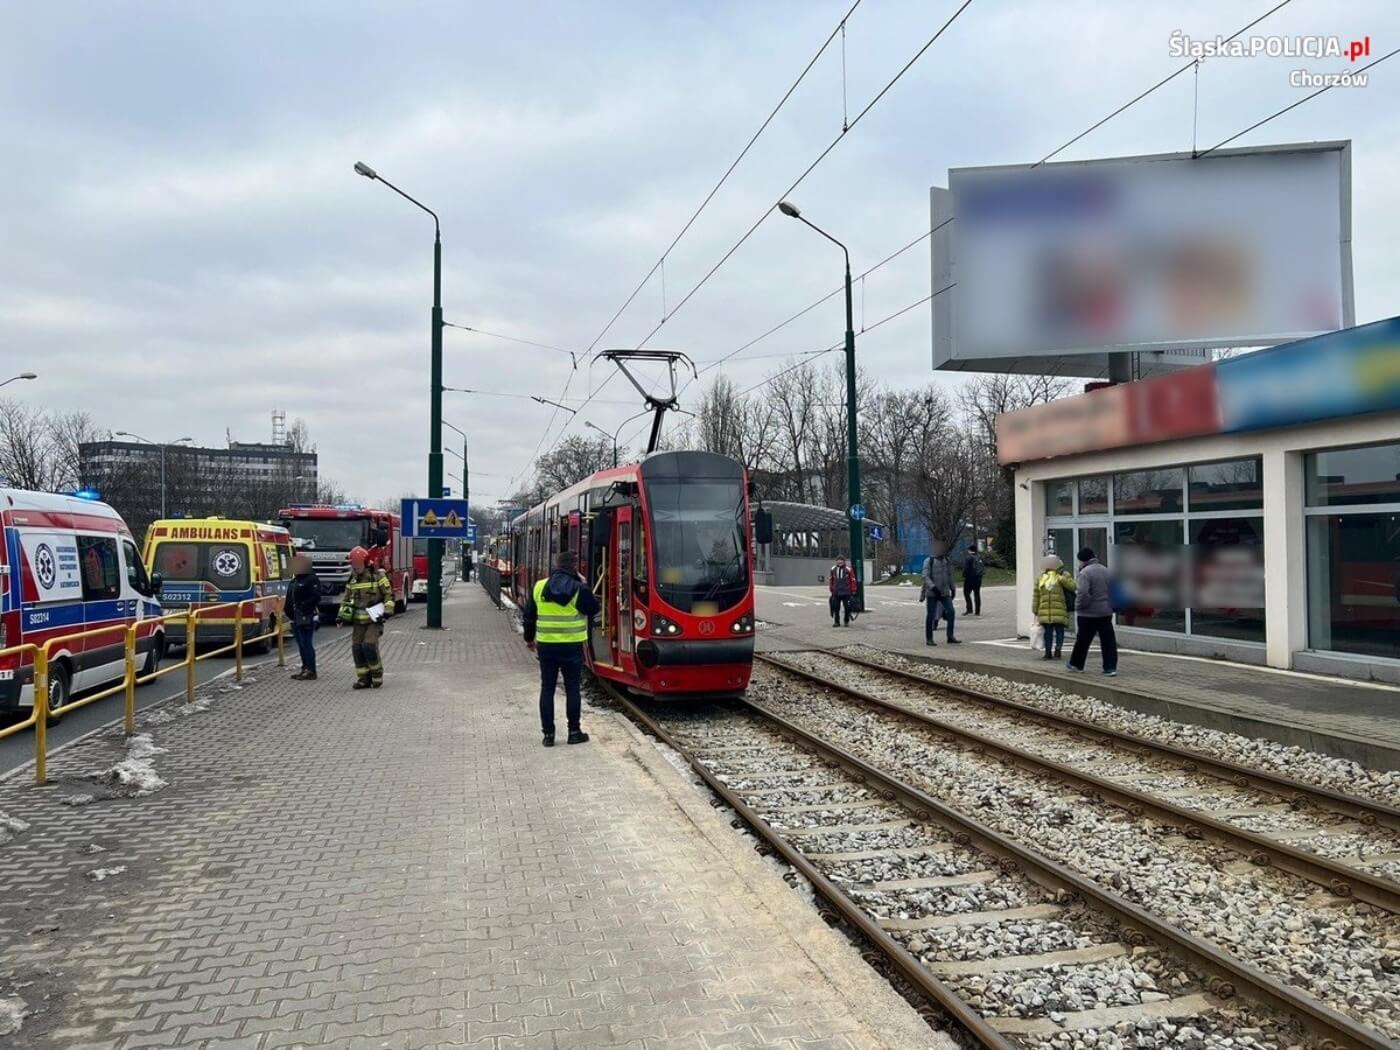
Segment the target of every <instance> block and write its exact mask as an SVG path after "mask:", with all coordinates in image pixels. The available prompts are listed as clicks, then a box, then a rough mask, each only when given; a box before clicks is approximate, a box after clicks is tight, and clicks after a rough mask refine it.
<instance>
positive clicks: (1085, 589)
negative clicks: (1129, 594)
mask: <svg viewBox="0 0 1400 1050" xmlns="http://www.w3.org/2000/svg"><path fill="white" fill-rule="evenodd" d="M1077 591H1078V597H1077V598H1076V600H1075V611H1076V612H1077V613H1078V617H1077V622H1078V633H1077V634H1076V635H1075V636H1074V648H1073V649H1072V650H1071V651H1070V654H1069V663H1067V664H1066V665H1065V666H1066V667H1067V668H1068V669H1069V670H1071V671H1083V670H1084V661H1085V660H1086V659H1087V658H1088V656H1089V646H1090V644H1091V643H1092V642H1093V641H1094V638H1095V637H1097V638H1098V639H1099V647H1100V648H1101V649H1102V650H1103V673H1104V674H1106V675H1108V676H1109V677H1113V676H1114V675H1116V674H1117V673H1118V637H1117V636H1116V635H1115V634H1114V633H1113V598H1112V594H1111V584H1110V581H1109V577H1108V569H1107V568H1106V567H1105V566H1104V565H1102V564H1100V562H1099V559H1098V558H1097V557H1095V556H1094V551H1093V549H1092V548H1090V547H1085V548H1084V549H1083V550H1081V551H1080V552H1079V578H1078V581H1077Z"/></svg>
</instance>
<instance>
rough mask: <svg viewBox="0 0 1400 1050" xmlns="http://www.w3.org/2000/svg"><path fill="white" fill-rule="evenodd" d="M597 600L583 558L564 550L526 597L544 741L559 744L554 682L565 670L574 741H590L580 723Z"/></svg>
mask: <svg viewBox="0 0 1400 1050" xmlns="http://www.w3.org/2000/svg"><path fill="white" fill-rule="evenodd" d="M599 608H600V606H599V605H598V599H597V598H595V597H594V596H593V592H592V591H590V590H589V589H588V585H587V582H586V581H585V580H584V578H583V577H582V576H580V575H579V574H578V559H577V558H575V557H574V554H573V552H572V551H561V552H560V553H559V554H558V555H557V556H556V557H555V559H554V571H553V572H552V573H550V574H549V576H548V577H547V578H545V579H543V580H538V581H536V583H535V586H534V588H533V589H532V591H531V594H530V597H529V598H528V599H527V600H526V602H525V614H524V627H525V644H526V645H527V646H529V647H530V649H531V651H533V652H534V653H536V654H537V655H538V656H539V659H540V730H541V732H543V733H544V746H545V747H553V746H554V687H555V684H556V682H557V681H558V678H559V675H560V673H561V672H562V673H563V675H564V696H565V700H566V706H567V713H568V719H569V743H571V744H586V743H587V742H588V734H587V733H585V732H584V731H583V729H582V728H581V727H580V726H579V717H580V712H581V708H582V704H583V701H582V697H581V696H580V693H579V686H580V680H581V679H582V677H583V647H584V645H585V644H586V643H587V642H588V619H589V617H591V616H594V615H596V614H597V613H598V610H599Z"/></svg>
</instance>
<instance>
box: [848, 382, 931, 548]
mask: <svg viewBox="0 0 1400 1050" xmlns="http://www.w3.org/2000/svg"><path fill="white" fill-rule="evenodd" d="M951 416H952V409H951V407H950V406H949V404H948V400H947V398H946V397H944V395H943V393H942V391H940V390H939V389H938V388H937V387H935V386H932V385H930V386H927V387H925V388H924V389H922V390H883V391H880V392H879V393H878V394H877V395H876V396H875V397H874V398H873V399H872V403H871V406H870V411H869V413H868V416H867V420H866V423H865V425H864V426H863V427H862V429H861V435H862V442H863V444H862V446H861V447H862V454H861V463H862V466H863V467H864V468H865V471H864V477H865V479H866V484H867V489H866V491H867V492H868V493H869V494H868V495H867V496H866V501H867V503H869V504H870V508H871V511H872V517H874V518H875V520H877V521H883V522H886V523H887V524H888V525H889V526H890V530H891V531H890V541H889V542H890V544H891V545H892V547H899V546H900V545H901V543H902V539H903V538H902V537H901V535H900V529H899V522H900V517H901V515H902V514H903V513H904V512H907V511H908V510H909V509H910V508H911V506H912V502H913V499H914V485H915V481H916V474H917V468H918V466H919V465H920V450H921V447H922V442H923V435H925V434H927V433H930V432H931V431H942V430H945V429H946V428H947V427H948V426H949V425H950V421H951Z"/></svg>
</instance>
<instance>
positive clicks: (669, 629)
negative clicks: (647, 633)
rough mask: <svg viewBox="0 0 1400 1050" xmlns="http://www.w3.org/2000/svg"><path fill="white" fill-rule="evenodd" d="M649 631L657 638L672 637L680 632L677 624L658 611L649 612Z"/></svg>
mask: <svg viewBox="0 0 1400 1050" xmlns="http://www.w3.org/2000/svg"><path fill="white" fill-rule="evenodd" d="M651 633H652V636H653V637H657V638H674V637H675V636H676V635H678V634H680V633H681V629H680V627H679V625H677V624H676V623H675V622H674V621H672V620H668V619H666V617H664V616H662V615H660V614H659V613H652V614H651Z"/></svg>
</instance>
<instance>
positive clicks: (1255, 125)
mask: <svg viewBox="0 0 1400 1050" xmlns="http://www.w3.org/2000/svg"><path fill="white" fill-rule="evenodd" d="M1397 54H1400V47H1397V48H1396V49H1395V50H1394V51H1389V52H1387V53H1386V54H1384V55H1381V57H1380V58H1378V59H1376V60H1375V61H1374V62H1367V63H1366V64H1365V65H1364V66H1361V67H1360V68H1359V69H1354V70H1347V71H1346V72H1347V73H1349V74H1350V75H1352V76H1355V75H1356V74H1358V73H1364V72H1366V70H1368V69H1374V68H1375V67H1376V66H1378V65H1380V64H1381V63H1382V62H1384V61H1385V60H1386V59H1388V58H1394V57H1395V56H1396V55H1397ZM1336 86H1337V85H1336V84H1335V83H1333V84H1325V85H1324V86H1322V87H1320V88H1318V89H1317V90H1316V91H1314V92H1312V93H1311V94H1309V95H1304V96H1303V97H1302V98H1300V99H1298V100H1297V101H1296V102H1292V103H1289V104H1288V105H1286V106H1284V107H1283V108H1282V109H1280V110H1276V111H1274V112H1273V113H1270V114H1269V115H1268V116H1267V117H1265V118H1264V119H1263V120H1256V121H1255V122H1254V123H1253V124H1251V125H1250V126H1249V127H1247V128H1245V129H1244V130H1243V131H1237V132H1235V134H1233V135H1231V136H1230V137H1229V138H1226V139H1221V140H1220V141H1219V142H1217V143H1216V144H1215V145H1214V146H1212V147H1210V149H1203V150H1201V151H1200V152H1199V153H1197V154H1195V156H1196V157H1204V156H1206V155H1207V154H1209V153H1214V152H1215V151H1216V150H1218V149H1219V148H1220V147H1221V146H1225V145H1228V144H1229V143H1231V142H1234V141H1235V139H1238V138H1243V137H1244V136H1245V135H1248V134H1249V133H1250V132H1251V131H1254V130H1256V129H1257V128H1262V127H1263V126H1264V125H1265V124H1267V123H1269V121H1271V120H1276V119H1278V118H1279V117H1281V116H1283V115H1284V114H1285V113H1288V112H1290V111H1291V110H1295V109H1297V108H1298V107H1299V106H1301V105H1302V104H1303V103H1304V102H1311V101H1312V100H1313V99H1315V98H1317V96H1318V95H1324V94H1326V93H1327V92H1329V91H1331V90H1332V89H1333V88H1334V87H1336Z"/></svg>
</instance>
